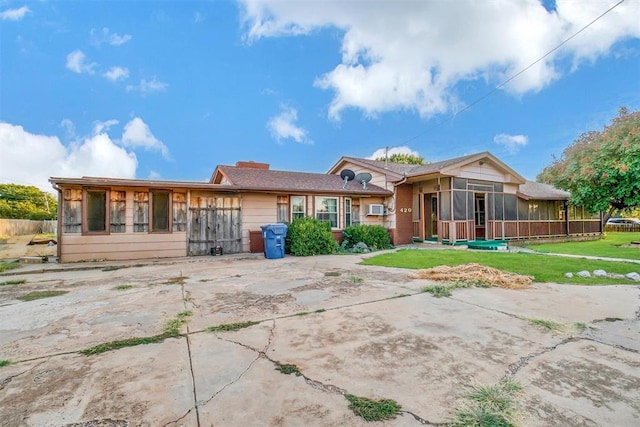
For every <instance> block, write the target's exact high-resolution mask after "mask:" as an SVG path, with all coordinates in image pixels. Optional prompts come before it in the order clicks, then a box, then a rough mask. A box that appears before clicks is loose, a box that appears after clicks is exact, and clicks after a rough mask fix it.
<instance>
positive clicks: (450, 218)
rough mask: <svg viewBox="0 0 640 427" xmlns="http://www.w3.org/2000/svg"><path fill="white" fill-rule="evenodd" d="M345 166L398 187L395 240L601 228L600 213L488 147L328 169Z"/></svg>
mask: <svg viewBox="0 0 640 427" xmlns="http://www.w3.org/2000/svg"><path fill="white" fill-rule="evenodd" d="M345 168H349V169H353V170H356V171H360V170H366V171H367V172H369V173H371V174H372V176H373V179H372V181H371V182H372V183H374V184H377V185H379V186H381V187H383V188H386V189H392V190H393V196H392V197H391V198H388V199H387V201H386V203H387V207H388V212H389V216H388V218H387V222H386V224H385V225H386V226H387V227H388V228H389V229H390V230H391V231H392V236H393V241H394V243H395V244H404V243H409V242H410V241H411V240H412V239H414V238H419V239H423V240H437V241H439V242H446V243H451V244H453V243H456V242H460V241H474V240H480V239H485V240H498V239H530V238H543V237H558V236H567V235H584V234H597V233H601V232H602V221H601V219H600V215H597V214H596V215H590V214H589V213H588V212H587V211H586V210H585V209H583V208H582V207H580V206H577V207H576V206H570V205H569V204H568V203H567V202H568V199H569V193H567V192H565V191H562V190H558V189H556V188H554V187H552V186H550V185H547V184H542V183H538V182H533V181H527V180H526V179H524V178H523V177H522V176H521V175H519V174H518V173H517V172H516V171H514V170H513V169H511V168H510V167H509V166H507V165H506V164H504V163H503V162H502V161H500V160H499V159H498V158H496V157H495V156H494V155H493V154H491V153H489V152H482V153H476V154H471V155H467V156H462V157H457V158H453V159H449V160H444V161H441V162H434V163H428V164H425V165H406V164H397V163H388V162H384V161H377V160H369V159H359V158H354V157H342V158H341V159H340V160H339V161H338V162H337V163H336V164H335V165H334V166H333V167H332V168H331V169H330V170H329V173H338V171H340V170H342V169H345Z"/></svg>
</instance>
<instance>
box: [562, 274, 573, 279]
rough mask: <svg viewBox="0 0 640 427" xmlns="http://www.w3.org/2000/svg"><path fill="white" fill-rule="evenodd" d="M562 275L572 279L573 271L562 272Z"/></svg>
mask: <svg viewBox="0 0 640 427" xmlns="http://www.w3.org/2000/svg"><path fill="white" fill-rule="evenodd" d="M564 277H566V278H567V279H573V273H564Z"/></svg>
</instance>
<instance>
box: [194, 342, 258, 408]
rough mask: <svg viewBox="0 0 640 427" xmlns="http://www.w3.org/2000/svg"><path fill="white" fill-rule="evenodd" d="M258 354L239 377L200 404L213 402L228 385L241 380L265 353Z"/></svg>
mask: <svg viewBox="0 0 640 427" xmlns="http://www.w3.org/2000/svg"><path fill="white" fill-rule="evenodd" d="M222 341H226V340H222ZM258 353H259V354H258V356H256V358H255V359H253V360H252V361H251V363H249V365H248V366H247V368H246V369H245V370H244V371H242V373H241V374H240V375H238V377H237V378H235V379H234V380H233V381H230V382H228V383H227V384H225V385H224V386H223V387H222V388H221V389H220V390H218V391H216V392H215V393H213V394H212V395H211V397H209V398H208V399H207V400H205V401H204V402H203V403H200V404H199V406H204V405H207V404H209V402H211V401H212V400H213V399H215V398H216V397H217V396H218V395H219V394H220V393H222V392H223V391H225V390H226V389H227V387H231V386H232V385H233V384H235V383H236V382H238V381H240V379H241V378H242V377H243V376H244V375H245V374H246V373H247V372H249V369H251V367H252V366H253V364H254V363H256V362H257V361H258V359H260V357H261V355H262V354H263V353H262V352H260V351H259V352H258Z"/></svg>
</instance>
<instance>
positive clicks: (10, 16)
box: [0, 6, 31, 21]
mask: <svg viewBox="0 0 640 427" xmlns="http://www.w3.org/2000/svg"><path fill="white" fill-rule="evenodd" d="M29 12H31V10H30V9H29V8H28V7H27V6H22V7H19V8H17V9H7V10H3V11H2V12H0V20H2V21H19V20H21V19H22V18H24V16H25V15H26V14H27V13H29Z"/></svg>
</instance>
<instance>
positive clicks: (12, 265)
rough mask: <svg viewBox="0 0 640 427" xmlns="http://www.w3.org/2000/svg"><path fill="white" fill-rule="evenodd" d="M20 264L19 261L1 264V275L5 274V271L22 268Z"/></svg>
mask: <svg viewBox="0 0 640 427" xmlns="http://www.w3.org/2000/svg"><path fill="white" fill-rule="evenodd" d="M20 267H21V265H20V262H18V261H12V262H0V273H2V272H5V271H9V270H13V269H16V268H20Z"/></svg>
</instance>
